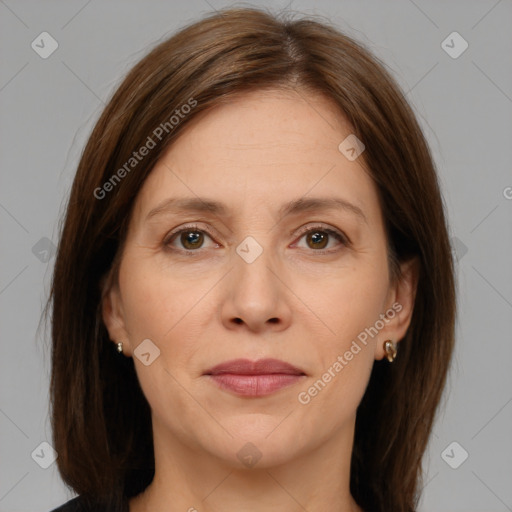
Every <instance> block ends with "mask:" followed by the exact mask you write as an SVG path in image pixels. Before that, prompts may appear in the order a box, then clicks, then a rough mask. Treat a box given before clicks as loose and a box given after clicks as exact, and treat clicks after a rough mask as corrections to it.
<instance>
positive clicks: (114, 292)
mask: <svg viewBox="0 0 512 512" xmlns="http://www.w3.org/2000/svg"><path fill="white" fill-rule="evenodd" d="M101 312H102V317H103V322H104V323H105V326H106V328H107V331H108V334H109V338H110V339H111V340H112V341H113V342H114V344H115V345H117V344H118V343H119V342H120V341H121V342H122V343H123V354H124V355H125V356H130V357H131V356H132V346H131V344H130V339H129V336H128V332H127V330H126V324H125V316H124V311H123V303H122V299H121V291H120V289H119V285H118V284H117V283H113V282H112V280H111V279H110V278H108V279H107V283H106V285H105V286H104V290H103V295H102V301H101Z"/></svg>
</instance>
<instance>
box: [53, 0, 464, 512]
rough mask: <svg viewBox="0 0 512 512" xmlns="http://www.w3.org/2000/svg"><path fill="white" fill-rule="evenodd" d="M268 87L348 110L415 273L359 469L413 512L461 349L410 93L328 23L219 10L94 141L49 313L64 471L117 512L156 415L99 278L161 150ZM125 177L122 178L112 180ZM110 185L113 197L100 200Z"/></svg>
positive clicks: (133, 490) (355, 464) (357, 474)
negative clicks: (313, 95)
mask: <svg viewBox="0 0 512 512" xmlns="http://www.w3.org/2000/svg"><path fill="white" fill-rule="evenodd" d="M262 88H291V89H293V90H296V91H305V92H307V91H311V92H319V93H322V94H324V95H325V96H327V97H328V98H330V99H331V100H332V101H334V102H335V103H336V104H337V105H338V106H339V108H340V109H341V111H342V112H343V113H344V115H345V116H346V118H347V119H348V121H349V122H350V123H351V125H352V128H353V132H354V133H355V134H356V136H357V137H358V138H359V139H360V140H362V141H363V143H364V144H365V145H366V149H365V152H364V153H363V155H362V158H363V157H364V164H365V166H366V168H367V172H369V174H370V175H371V177H372V178H373V179H374V181H375V184H376V186H377V189H378V194H379V200H380V202H381V208H382V212H383V217H384V220H385V223H386V229H387V234H388V243H389V258H390V262H391V263H392V265H391V268H393V269H394V270H395V272H396V273H397V272H398V267H397V263H399V262H403V261H407V260H408V259H410V258H412V257H416V258H417V259H418V261H419V279H418V285H417V293H416V297H415V304H414V312H413V316H412V320H411V324H410V326H409V329H408V331H407V334H406V336H405V337H404V339H403V340H402V341H401V342H400V352H399V357H398V358H397V360H396V361H395V362H394V363H393V364H392V365H390V364H387V363H382V362H380V361H378V362H375V364H374V368H373V372H372V375H371V378H370V382H369V385H368V388H367V390H366V393H365V395H364V397H363V399H362V402H361V404H360V406H359V409H358V412H357V419H356V433H355V440H354V449H353V455H352V464H351V492H352V494H353V496H354V498H355V499H356V501H357V502H358V503H359V505H360V506H361V507H362V508H364V509H365V510H367V511H372V512H373V511H384V510H386V511H390V510H392V511H393V512H411V511H413V510H414V509H415V507H416V504H417V500H418V498H419V486H420V482H421V460H422V456H423V453H424V451H425V448H426V445H427V442H428V438H429V435H430V432H431V428H432V423H433V420H434V417H435V411H436V408H437V406H438V403H439V401H440V397H441V394H442V390H443V388H444V384H445V379H446V375H447V371H448V368H449V364H450V359H451V354H452V349H453V341H454V322H455V320H454V319H455V289H454V288H455V287H454V270H453V261H452V254H451V249H450V243H449V238H448V234H447V227H446V221H445V216H444V208H443V200H442V196H441V193H440V190H439V186H438V182H437V176H436V172H435V168H434V164H433V161H432V157H431V154H430V151H429V148H428V146H427V143H426V141H425V139H424V136H423V134H422V132H421V129H420V127H419V125H418V123H417V121H416V118H415V116H414V113H413V111H412V110H411V108H410V106H409V105H408V103H407V101H406V100H405V98H404V96H403V94H402V92H401V91H400V89H399V87H398V86H397V84H396V83H395V81H394V80H393V78H392V77H391V76H390V74H389V73H388V72H387V71H386V69H385V67H384V65H383V64H382V63H381V62H380V61H379V60H378V59H377V58H375V57H373V56H371V54H370V53H369V52H368V51H367V50H366V49H364V47H363V46H361V45H360V44H358V43H356V42H355V41H353V40H352V39H351V38H349V37H347V36H345V35H343V34H341V33H340V32H339V31H338V30H336V29H335V28H334V27H331V26H330V25H329V24H328V23H326V22H318V21H316V20H314V19H312V18H309V19H307V18H306V19H299V20H285V19H283V20H280V19H278V18H277V17H275V16H274V15H271V14H269V13H267V12H265V11H261V10H257V9H231V10H225V11H222V12H220V13H215V14H213V15H211V16H209V17H208V18H205V19H204V20H202V21H200V22H198V23H195V24H192V25H190V26H188V27H186V28H185V29H183V30H181V31H180V32H179V33H177V34H176V35H174V36H173V37H172V38H170V39H168V40H166V41H164V42H163V43H161V44H159V45H158V46H156V47H155V48H154V49H153V50H152V51H151V52H150V53H149V54H148V55H147V56H146V57H145V58H143V59H142V60H141V61H140V62H139V63H138V64H136V65H135V67H134V68H133V69H132V70H131V71H130V72H129V74H128V75H127V77H126V78H125V79H124V81H123V82H122V84H121V85H120V86H119V88H118V89H117V91H116V92H115V94H114V95H113V97H112V99H111V100H110V101H109V103H108V105H107V106H106V108H105V109H104V111H103V113H102V115H101V117H100V119H99V120H98V122H97V123H96V126H95V127H94V130H93V131H92V134H91V135H90V138H89V140H88V143H87V145H86V147H85V150H84V152H83V154H82V157H81V160H80V163H79V165H78V170H77V173H76V177H75V180H74V183H73V187H72V190H71V194H70V198H69V202H68V204H67V212H66V215H65V219H64V223H63V226H62V231H61V238H60V243H59V248H58V254H57V258H56V262H55V270H54V275H53V283H52V290H51V296H50V299H49V303H48V304H50V302H51V303H52V307H53V311H52V342H53V347H52V375H51V405H52V427H53V443H54V447H55V449H56V450H57V452H58V454H59V457H58V459H57V463H58V467H59V470H60V473H61V475H62V478H63V480H64V481H65V482H66V483H67V484H68V485H69V486H71V487H72V488H73V489H74V490H75V491H76V492H77V493H79V494H81V495H84V496H88V497H90V498H91V499H95V500H103V502H105V503H108V504H110V506H111V507H112V508H114V507H116V506H117V504H119V503H124V504H126V503H127V501H126V499H127V498H128V497H131V496H134V495H136V494H138V493H139V492H141V491H142V490H143V489H144V488H145V487H146V486H147V485H149V483H150V482H151V479H152V478H153V474H154V455H153V444H152V433H151V418H150V409H149V405H148V403H147V401H146V399H145V397H144V396H143V394H142V391H141V388H140V386H139V383H138V380H137V377H136V373H135V370H134V365H133V360H132V359H130V358H125V357H120V356H119V355H118V354H117V353H116V351H115V347H114V346H113V344H112V342H111V341H109V337H108V333H107V330H106V328H105V326H104V324H103V321H102V317H101V308H100V304H101V299H102V289H103V288H102V287H103V284H104V279H105V277H106V276H109V275H110V276H112V275H113V274H115V273H116V266H117V263H118V262H119V255H120V254H121V249H122V244H123V241H124V240H125V236H126V230H127V225H128V222H129V218H130V215H131V210H132V206H133V204H134V199H135V197H136V195H137V193H138V191H139V190H140V189H141V187H142V185H143V183H144V180H145V178H146V177H147V176H148V174H149V173H150V172H151V169H152V168H153V166H154V164H155V163H156V161H157V160H158V158H159V157H160V155H161V154H162V152H163V151H164V150H165V149H167V148H168V147H169V145H170V144H172V142H173V141H174V140H175V139H176V137H177V136H178V135H179V133H180V132H181V131H182V130H183V128H184V127H185V126H187V124H188V123H189V122H190V121H191V120H192V119H194V118H195V117H196V116H197V115H198V114H199V113H200V112H204V111H206V110H207V109H209V108H212V107H214V106H216V105H219V104H221V103H222V102H223V101H227V100H229V98H232V97H233V95H234V94H238V93H243V92H245V91H250V90H257V89H262ZM191 101H195V102H196V103H195V104H194V105H195V106H194V108H193V109H191V111H190V112H189V113H188V114H187V115H186V116H182V117H180V120H179V123H177V124H176V125H173V126H172V127H170V125H169V124H168V125H166V126H167V130H161V131H162V134H161V140H160V139H158V140H157V141H156V145H155V147H154V148H152V149H151V151H149V152H148V154H147V155H146V156H145V157H144V158H143V159H141V160H140V161H137V162H136V164H135V165H134V166H133V169H132V168H130V169H129V170H127V168H126V163H127V162H129V161H130V158H132V157H133V152H134V151H136V150H138V149H139V148H140V147H142V146H143V145H144V144H145V143H146V141H147V140H148V136H151V135H152V134H154V131H155V129H156V128H157V127H159V126H161V125H162V123H163V122H164V121H166V120H168V119H169V118H170V117H171V116H172V115H173V113H174V112H176V109H180V108H181V107H182V106H183V105H186V104H189V105H190V104H191ZM153 139H157V137H155V136H153ZM133 163H134V162H132V164H133ZM123 166H124V169H125V170H126V172H124V173H121V174H122V181H120V180H118V181H113V175H114V174H115V173H116V172H117V170H119V169H121V168H123ZM119 176H120V174H119V173H118V177H119ZM109 180H110V181H109ZM108 181H109V182H110V183H111V186H109V187H106V188H108V197H104V198H103V197H100V198H98V196H100V195H102V196H105V194H104V193H103V192H101V193H100V192H98V190H100V189H101V190H103V191H105V190H106V188H105V187H104V184H105V183H106V182H108ZM394 277H395V278H398V277H399V275H398V274H396V275H395V276H394Z"/></svg>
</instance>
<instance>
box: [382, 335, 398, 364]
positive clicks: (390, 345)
mask: <svg viewBox="0 0 512 512" xmlns="http://www.w3.org/2000/svg"><path fill="white" fill-rule="evenodd" d="M396 349H397V347H396V343H395V342H394V341H393V340H386V341H385V342H384V350H385V351H386V357H387V358H388V361H389V362H390V363H392V362H393V361H394V360H395V358H396Z"/></svg>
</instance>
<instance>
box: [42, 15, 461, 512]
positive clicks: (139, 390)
mask: <svg viewBox="0 0 512 512" xmlns="http://www.w3.org/2000/svg"><path fill="white" fill-rule="evenodd" d="M51 301H52V307H53V310H52V337H53V353H52V379H51V396H52V425H53V433H54V434H53V435H54V438H53V442H54V448H55V449H56V450H57V452H58V459H57V463H58V467H59V470H60V473H61V475H62V478H63V480H64V481H65V482H66V483H67V484H68V485H69V486H70V487H71V488H72V489H73V490H74V491H75V492H76V493H77V494H79V497H77V498H75V499H74V500H71V501H70V502H68V503H67V504H66V505H64V506H62V507H61V508H59V509H57V510H59V511H70V510H91V511H92V510H94V511H98V510H105V511H107V510H108V511H113V510H123V511H129V512H142V511H145V510H148V511H149V510H151V511H154V512H158V511H160V510H161V511H164V510H165V511H175V510H176V511H178V510H189V511H194V510H197V511H203V510H204V511H210V510H211V511H215V510H222V511H231V510H251V511H269V510H286V511H295V510H308V511H316V510H330V511H358V512H361V511H365V512H370V511H372V512H373V511H387V512H389V511H393V512H401V511H404V512H405V511H407V512H410V511H413V510H415V508H416V504H417V501H418V499H419V492H420V488H421V460H422V455H423V453H424V451H425V448H426V445H427V442H428V438H429V434H430V432H431V428H432V424H433V420H434V417H435V411H436V408H437V406H438V403H439V400H440V397H441V393H442V390H443V387H444V383H445V378H446V374H447V371H448V368H449V363H450V358H451V354H452V348H453V340H454V317H455V293H454V275H453V264H452V258H451V251H450V245H449V240H448V236H447V227H446V221H445V215H444V210H443V201H442V197H441V194H440V191H439V187H438V182H437V177H436V172H435V169H434V165H433V162H432V158H431V155H430V152H429V149H428V146H427V144H426V141H425V139H424V137H423V135H422V132H421V130H420V128H419V126H418V123H417V122H416V119H415V117H414V114H413V112H412V110H411V109H410V107H409V106H408V104H407V102H406V101H405V99H404V97H403V95H402V93H401V92H400V90H399V88H398V86H397V85H396V83H395V82H394V81H393V79H392V78H391V77H390V75H389V74H388V73H387V72H386V70H385V69H384V67H383V65H382V64H381V63H380V62H379V61H378V60H377V59H376V58H375V57H372V56H371V55H370V54H369V53H368V51H366V50H365V49H364V48H362V47H361V46H360V45H359V44H357V43H356V42H354V41H353V40H351V39H350V38H348V37H346V36H345V35H343V34H341V33H340V32H339V31H337V30H336V29H335V28H333V27H330V26H328V25H327V24H325V23H319V22H317V21H314V20H312V19H303V20H298V21H281V20H279V19H277V18H276V17H274V16H272V15H270V14H268V13H266V12H263V11H259V10H255V9H234V10H226V11H222V12H220V13H217V14H214V15H212V16H210V17H209V18H206V19H204V20H202V21H200V22H198V23H195V24H193V25H191V26H189V27H187V28H185V29H183V30H182V31H180V32H179V33H178V34H176V35H175V36H173V37H172V38H170V39H169V40H167V41H165V42H163V43H161V44H160V45H159V46H158V47H156V48H155V49H154V50H152V51H151V52H150V53H149V55H147V56H146V57H145V58H143V59H142V60H141V61H140V62H139V63H138V64H137V65H136V66H135V67H134V68H133V69H132V70H131V72H130V73H129V74H128V76H127V77H126V79H125V80H124V81H123V83H122V84H121V86H120V87H119V88H118V90H117V91H116V93H115V94H114V96H113V98H112V99H111V101H110V102H109V104H108V105H107V107H106V108H105V110H104V112H103V114H102V116H101V117H100V119H99V121H98V122H97V124H96V126H95V128H94V130H93V132H92V134H91V136H90V138H89V141H88V143H87V146H86V148H85V151H84V153H83V155H82V158H81V161H80V164H79V166H78V170H77V174H76V178H75V181H74V184H73V188H72V191H71V195H70V199H69V203H68V207H67V213H66V217H65V221H64V224H63V228H62V233H61V240H60V244H59V250H58V255H57V259H56V264H55V271H54V277H53V286H52V293H51Z"/></svg>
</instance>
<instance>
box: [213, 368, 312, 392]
mask: <svg viewBox="0 0 512 512" xmlns="http://www.w3.org/2000/svg"><path fill="white" fill-rule="evenodd" d="M204 375H205V376H207V377H209V378H210V379H211V380H212V381H213V382H215V384H216V385H218V386H219V387H221V388H222V389H225V390H227V391H231V392H233V393H235V394H237V395H240V396H253V397H258V396H265V395H269V394H271V393H274V392H276V391H279V390H280V389H283V388H285V387H288V386H291V385H293V384H295V383H297V382H298V381H300V380H302V378H303V377H305V375H306V374H305V373H304V371H302V370H301V369H300V368H297V367H296V366H293V365H291V364H289V363H287V362H285V361H280V360H278V359H259V360H258V361H250V360H249V359H233V360H231V361H226V362H224V363H221V364H218V365H216V366H214V367H213V368H210V369H209V370H207V371H206V372H205V373H204Z"/></svg>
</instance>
